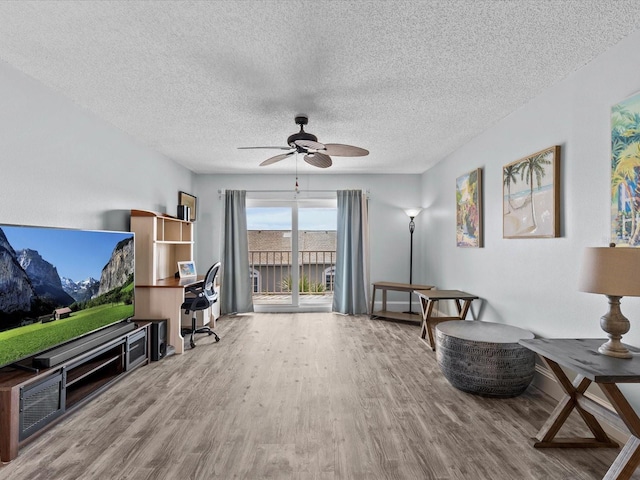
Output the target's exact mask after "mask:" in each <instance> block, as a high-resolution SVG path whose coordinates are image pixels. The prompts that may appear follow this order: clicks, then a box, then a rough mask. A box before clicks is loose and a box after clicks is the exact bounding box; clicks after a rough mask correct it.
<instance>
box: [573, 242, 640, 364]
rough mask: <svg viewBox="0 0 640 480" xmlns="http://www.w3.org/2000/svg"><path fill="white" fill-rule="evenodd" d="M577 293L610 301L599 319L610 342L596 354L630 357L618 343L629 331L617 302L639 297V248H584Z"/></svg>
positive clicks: (602, 346)
mask: <svg viewBox="0 0 640 480" xmlns="http://www.w3.org/2000/svg"><path fill="white" fill-rule="evenodd" d="M579 290H580V291H582V292H589V293H601V294H603V295H606V296H607V298H608V299H609V311H608V312H607V313H606V314H605V315H603V316H602V317H601V318H600V327H601V328H602V330H604V331H605V332H606V333H607V336H608V337H609V340H608V341H607V342H605V343H603V344H602V345H601V346H600V348H598V352H600V353H601V354H603V355H609V356H611V357H617V358H631V352H629V350H627V348H626V347H625V346H624V345H623V344H622V342H621V341H620V340H621V338H622V335H624V334H625V333H627V332H628V331H629V328H630V324H629V320H627V318H626V317H625V316H624V315H623V314H622V312H621V311H620V299H621V298H622V297H624V296H627V297H629V296H631V297H639V296H640V249H637V248H625V247H615V245H612V246H610V247H588V248H586V249H585V251H584V254H583V259H582V272H581V274H580V284H579Z"/></svg>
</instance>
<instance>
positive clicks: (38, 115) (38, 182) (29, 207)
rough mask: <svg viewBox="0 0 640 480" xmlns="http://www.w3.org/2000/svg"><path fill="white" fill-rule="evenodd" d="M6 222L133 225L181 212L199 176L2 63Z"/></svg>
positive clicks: (0, 136)
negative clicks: (181, 196)
mask: <svg viewBox="0 0 640 480" xmlns="http://www.w3.org/2000/svg"><path fill="white" fill-rule="evenodd" d="M0 146H1V149H0V151H1V153H0V162H1V163H0V192H1V199H2V200H1V201H0V223H12V224H25V225H45V226H57V227H72V228H87V229H106V230H128V229H129V211H130V209H132V208H138V209H148V210H156V211H161V212H164V211H167V212H168V213H171V214H174V215H175V213H176V212H175V210H176V204H177V202H178V191H179V190H186V191H191V190H192V185H193V184H192V177H193V174H192V173H191V172H190V171H189V170H187V169H185V168H183V167H180V166H178V165H177V164H176V163H174V162H173V161H171V160H169V159H168V158H166V157H164V156H161V155H159V154H157V153H155V152H153V151H152V150H151V149H149V148H146V147H145V146H143V145H140V144H139V143H136V142H135V141H134V140H132V138H131V137H129V136H128V135H125V134H124V133H123V132H122V131H120V130H118V129H116V128H115V127H113V126H112V125H110V124H108V123H105V122H104V121H101V120H99V119H97V118H96V117H94V116H93V115H92V114H90V113H89V112H87V111H86V110H83V109H82V108H79V107H77V106H75V105H74V104H73V103H71V102H70V101H69V100H68V99H67V98H66V97H63V96H61V95H59V94H58V93H56V92H54V91H52V90H50V89H48V88H45V87H44V86H42V85H41V84H40V83H38V82H36V81H34V80H33V79H32V78H30V77H27V76H26V75H24V74H22V73H20V72H19V71H17V70H15V69H13V68H11V67H8V66H7V65H6V64H3V63H0Z"/></svg>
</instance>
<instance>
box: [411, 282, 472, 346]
mask: <svg viewBox="0 0 640 480" xmlns="http://www.w3.org/2000/svg"><path fill="white" fill-rule="evenodd" d="M413 293H415V294H416V295H418V297H419V299H420V311H421V312H422V331H421V332H420V338H422V339H423V340H426V339H427V337H428V344H429V346H430V347H431V350H433V351H435V350H436V343H435V342H434V340H433V332H432V329H433V328H434V327H435V326H436V325H437V324H438V323H440V322H446V321H448V320H464V319H465V318H466V317H467V312H468V311H469V307H470V306H471V302H472V301H473V300H475V299H477V298H478V297H476V296H475V295H471V294H470V293H466V292H461V291H460V290H416V291H414V292H413ZM439 300H453V301H454V302H455V304H456V308H457V309H458V315H457V316H455V317H435V316H433V305H434V304H435V303H436V302H437V301H439ZM461 300H462V301H464V304H463V305H460V301H461Z"/></svg>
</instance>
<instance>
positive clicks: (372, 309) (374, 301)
mask: <svg viewBox="0 0 640 480" xmlns="http://www.w3.org/2000/svg"><path fill="white" fill-rule="evenodd" d="M375 304H376V286H375V285H374V286H373V294H372V295H371V313H370V315H369V317H370V318H373V317H374V316H375V315H374V314H373V312H374V311H375V310H374V308H373V307H374V305H375Z"/></svg>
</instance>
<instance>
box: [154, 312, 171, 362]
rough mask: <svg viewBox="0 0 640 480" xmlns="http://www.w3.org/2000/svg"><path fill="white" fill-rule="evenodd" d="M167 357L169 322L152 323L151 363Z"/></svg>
mask: <svg viewBox="0 0 640 480" xmlns="http://www.w3.org/2000/svg"><path fill="white" fill-rule="evenodd" d="M166 356H167V321H166V320H154V321H153V322H152V323H151V361H152V362H157V361H158V360H162V359H163V358H164V357H166Z"/></svg>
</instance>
